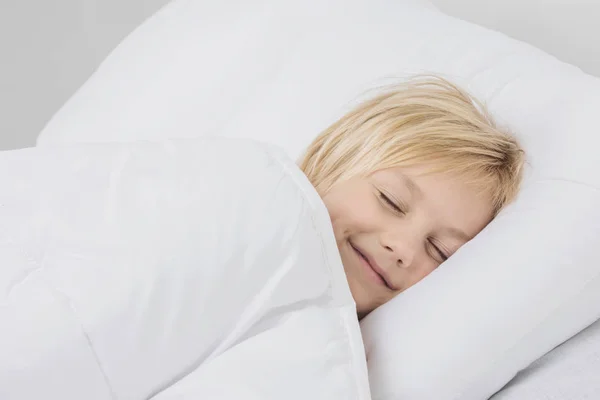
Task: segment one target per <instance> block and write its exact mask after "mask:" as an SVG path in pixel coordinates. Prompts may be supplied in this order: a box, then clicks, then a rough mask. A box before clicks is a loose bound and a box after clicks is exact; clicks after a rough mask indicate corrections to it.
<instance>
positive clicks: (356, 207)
mask: <svg viewBox="0 0 600 400" xmlns="http://www.w3.org/2000/svg"><path fill="white" fill-rule="evenodd" d="M326 205H327V209H328V211H329V216H330V218H331V223H332V224H333V228H334V231H335V233H336V238H338V239H339V236H344V237H348V236H349V235H352V234H357V233H366V232H371V231H373V230H375V228H376V226H377V220H378V219H379V218H380V216H379V215H378V214H379V211H378V208H377V204H376V203H375V202H374V201H373V200H370V199H369V198H368V196H365V194H362V193H361V194H358V193H352V194H351V193H348V195H346V196H340V197H336V198H331V199H329V201H328V202H326Z"/></svg>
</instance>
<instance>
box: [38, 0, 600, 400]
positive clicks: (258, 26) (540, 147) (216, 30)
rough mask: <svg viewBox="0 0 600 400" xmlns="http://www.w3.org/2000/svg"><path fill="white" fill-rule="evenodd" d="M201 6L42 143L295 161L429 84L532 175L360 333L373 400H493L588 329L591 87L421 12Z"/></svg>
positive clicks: (528, 52) (594, 270)
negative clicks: (226, 144) (491, 125)
mask: <svg viewBox="0 0 600 400" xmlns="http://www.w3.org/2000/svg"><path fill="white" fill-rule="evenodd" d="M207 3H208V2H199V1H191V2H190V1H175V2H173V3H172V4H170V5H169V6H168V7H167V8H165V9H164V10H163V11H161V12H160V13H158V14H156V15H155V16H154V17H153V18H152V19H151V20H149V21H148V22H146V23H145V24H143V25H142V26H141V27H139V28H138V29H137V30H136V31H135V32H133V33H132V34H131V35H130V36H129V37H128V38H127V39H126V40H125V41H123V42H122V43H121V44H120V45H119V47H118V48H117V49H116V50H115V51H114V52H113V53H112V54H111V55H110V57H109V58H108V59H107V60H106V61H105V62H104V63H103V65H102V66H101V67H100V68H99V70H98V71H97V72H96V73H95V74H94V75H93V76H92V78H91V79H90V80H89V81H88V82H87V83H86V84H85V85H84V86H83V87H82V88H81V89H80V90H79V91H78V93H76V94H75V95H74V96H73V97H72V98H71V99H70V101H69V102H68V103H67V104H66V105H65V106H64V107H63V108H62V109H61V110H60V111H59V112H58V113H57V115H56V116H55V117H54V118H53V120H52V121H51V122H50V123H49V125H48V126H47V127H46V129H45V130H44V131H43V132H42V133H41V135H40V138H39V141H38V143H39V144H40V145H49V144H52V143H57V142H61V141H67V142H68V141H83V142H86V141H87V142H92V141H113V140H115V141H128V140H133V139H136V138H145V139H153V138H159V137H164V136H187V137H194V136H200V135H206V134H210V135H221V136H236V137H252V138H256V139H260V140H263V141H266V142H271V143H274V144H277V145H279V146H281V147H283V148H284V149H285V151H286V152H287V153H288V154H289V155H290V156H292V157H294V158H296V157H298V156H299V155H300V154H301V153H302V151H303V149H304V148H305V147H306V146H307V145H308V144H309V143H310V142H311V140H312V139H313V138H314V137H315V136H316V135H317V134H318V133H319V132H320V131H322V130H323V129H324V128H326V127H327V126H328V125H329V124H330V123H332V122H334V121H335V120H336V119H337V118H339V117H340V116H341V115H343V113H345V112H346V111H348V109H349V108H350V107H351V106H352V105H353V104H354V103H355V102H356V101H358V100H359V99H360V98H361V97H362V96H364V95H365V94H369V93H368V92H366V91H367V89H371V88H374V87H378V86H380V85H384V84H388V83H393V82H394V81H397V80H400V79H403V78H405V77H407V76H410V75H412V74H415V73H424V72H425V73H436V74H439V75H442V76H444V77H446V78H448V79H450V80H452V81H454V82H456V83H458V84H460V85H462V86H464V87H465V88H467V89H469V90H470V91H471V92H472V93H473V94H474V95H475V96H477V97H479V98H480V99H482V100H483V101H484V102H486V103H487V105H488V106H489V108H490V111H491V112H492V113H493V114H494V115H495V116H496V118H497V120H498V122H499V123H500V125H501V126H504V127H507V128H509V129H511V130H512V131H514V132H515V133H516V134H518V136H519V138H520V140H521V142H522V144H523V145H524V147H525V148H526V150H527V153H528V158H529V165H528V169H527V176H526V180H525V185H524V189H523V191H522V193H521V195H520V197H519V198H518V200H517V201H516V202H515V203H514V204H513V205H512V206H510V207H509V208H507V209H506V210H505V211H504V212H503V213H502V214H501V215H500V216H499V217H498V218H497V219H496V220H495V221H494V222H493V223H492V224H490V225H489V226H488V227H487V228H486V229H485V230H484V231H483V232H482V233H481V234H480V235H478V237H477V238H475V239H474V240H473V241H471V242H470V243H469V244H468V245H466V246H464V247H463V248H462V249H461V251H459V252H458V253H457V254H456V255H455V256H453V257H452V259H451V260H449V261H448V262H447V263H445V264H444V265H443V266H442V267H440V268H439V269H438V270H436V271H435V272H434V273H433V274H431V275H430V276H429V277H427V278H426V279H425V280H424V281H423V282H421V283H419V284H418V285H416V286H414V287H413V288H411V289H409V290H408V291H406V292H405V293H403V294H402V295H400V296H398V297H397V298H396V299H394V300H393V301H391V302H389V303H388V304H386V305H385V306H383V307H381V308H379V309H378V310H376V311H375V312H374V313H372V314H371V315H370V316H369V317H367V318H366V319H364V320H363V321H362V323H361V325H362V331H363V337H364V342H365V346H366V350H367V356H368V365H369V373H370V380H371V388H372V395H373V399H376V400H381V399H386V400H387V399H396V398H401V399H410V400H420V399H427V400H431V399H436V400H446V399H447V400H458V399H461V400H462V399H464V400H480V399H483V398H488V397H489V396H491V395H492V394H493V393H494V392H495V391H497V390H499V389H500V388H501V387H502V386H503V385H504V384H505V383H506V382H508V381H509V380H510V379H511V378H512V377H513V376H514V375H515V374H516V373H517V372H518V371H519V370H521V369H523V368H525V367H526V366H528V365H529V364H530V363H532V362H533V361H534V360H536V359H538V358H539V357H540V356H542V355H543V354H545V353H546V352H548V351H549V350H550V349H552V348H554V347H555V346H557V345H558V344H560V343H562V342H563V341H564V340H566V339H568V338H569V337H571V336H573V335H574V334H576V333H577V332H579V331H581V330H582V329H583V328H585V327H586V326H588V325H590V324H591V323H592V322H594V321H595V320H597V319H598V318H599V317H600V265H599V264H598V262H597V255H596V254H595V253H596V250H595V249H596V248H597V246H598V245H599V244H600V228H599V227H600V208H599V207H597V205H598V204H600V190H599V189H600V175H598V174H597V171H599V170H600V159H599V158H598V157H597V156H596V149H597V147H596V145H597V144H598V139H597V134H596V131H597V118H596V115H597V110H598V109H599V108H600V81H599V80H598V79H597V78H593V77H591V76H588V75H585V74H583V73H582V72H581V71H580V70H578V69H577V68H575V67H573V66H570V65H567V64H564V63H561V62H559V61H557V60H556V59H554V58H553V57H551V56H549V55H547V54H545V53H543V52H542V51H540V50H537V49H535V48H534V47H532V46H529V45H526V44H524V43H521V42H518V41H515V40H512V39H509V38H508V37H506V36H504V35H502V34H499V33H496V32H493V31H490V30H487V29H483V28H481V27H478V26H475V25H473V24H470V23H467V22H464V21H460V20H457V19H455V18H451V17H449V16H446V15H444V14H443V13H441V12H439V11H437V10H436V9H434V8H433V7H432V6H431V5H430V4H429V3H427V2H425V1H418V0H411V1H409V0H404V1H395V2H390V1H385V0H368V1H367V0H354V1H341V0H328V1H322V0H319V1H317V0H309V1H305V2H295V3H298V4H291V3H289V2H277V1H274V0H264V1H261V2H259V3H256V2H252V4H249V3H248V4H246V3H241V2H228V1H226V2H218V4H207ZM213 3H214V2H213ZM300 3H301V4H300Z"/></svg>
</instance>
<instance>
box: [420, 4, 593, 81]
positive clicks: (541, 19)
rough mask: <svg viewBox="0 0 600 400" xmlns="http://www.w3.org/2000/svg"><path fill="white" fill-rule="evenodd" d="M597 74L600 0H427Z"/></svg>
mask: <svg viewBox="0 0 600 400" xmlns="http://www.w3.org/2000/svg"><path fill="white" fill-rule="evenodd" d="M430 1H431V2H432V3H434V4H435V5H436V6H438V7H439V8H440V9H441V10H442V11H444V12H445V13H447V14H450V15H453V16H456V17H459V18H462V19H465V20H467V21H471V22H475V23H477V24H479V25H483V26H486V27H488V28H492V29H494V30H498V31H501V32H503V33H505V34H507V35H509V36H512V37H513V38H515V39H519V40H522V41H525V42H528V43H530V44H532V45H534V46H536V47H539V48H540V49H542V50H544V51H546V52H547V53H550V54H552V55H554V56H555V57H557V58H559V59H561V60H563V61H566V62H568V63H571V64H575V65H577V66H578V67H580V68H581V69H582V70H584V71H585V72H587V73H589V74H592V75H596V76H598V77H600V0H430Z"/></svg>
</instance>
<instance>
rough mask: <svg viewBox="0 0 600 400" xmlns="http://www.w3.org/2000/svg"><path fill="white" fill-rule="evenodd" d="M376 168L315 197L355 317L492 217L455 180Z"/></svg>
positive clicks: (488, 207)
mask: <svg viewBox="0 0 600 400" xmlns="http://www.w3.org/2000/svg"><path fill="white" fill-rule="evenodd" d="M420 172H421V171H420V170H419V169H417V168H412V169H405V168H393V169H387V170H381V171H378V172H375V173H373V174H371V175H370V176H369V177H367V178H354V179H350V180H347V181H344V182H340V183H338V184H336V185H334V186H333V187H332V188H331V189H330V191H329V192H328V193H327V195H326V196H324V198H323V200H324V202H325V205H326V206H327V209H328V210H329V214H330V217H331V221H332V224H333V228H334V233H335V237H336V241H337V245H338V248H339V251H340V255H341V258H342V262H343V264H344V270H345V272H346V276H347V278H348V283H349V285H350V290H351V292H352V296H353V297H354V300H355V302H356V304H357V309H358V314H359V316H360V317H361V318H362V317H364V316H365V315H367V314H368V313H369V312H371V311H373V310H374V309H375V308H377V307H378V306H380V305H382V304H383V303H385V302H387V301H389V300H390V299H392V298H393V297H394V296H395V295H397V294H398V293H400V292H402V291H404V290H406V289H407V288H409V287H410V286H412V285H414V284H415V283H417V282H419V281H420V280H421V279H423V278H424V277H425V276H427V275H428V274H429V273H430V272H431V271H433V270H434V269H435V268H437V267H438V266H439V265H440V264H441V263H442V262H443V261H444V260H445V259H446V258H448V257H449V256H450V255H452V254H453V253H454V252H455V251H456V250H457V249H458V248H459V247H460V246H462V245H463V244H465V243H466V242H467V241H468V240H470V239H471V238H473V237H474V236H475V235H476V234H477V233H479V231H481V230H482V229H483V228H484V227H485V226H486V225H487V224H488V223H489V222H490V220H491V219H492V215H493V208H492V204H491V201H490V200H489V199H488V198H487V197H485V196H478V195H477V192H476V191H475V190H474V189H473V188H471V187H469V186H468V185H466V184H465V183H464V182H462V181H461V180H460V179H456V178H453V177H451V176H447V175H425V174H422V175H419V173H420Z"/></svg>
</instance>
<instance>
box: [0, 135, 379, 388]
mask: <svg viewBox="0 0 600 400" xmlns="http://www.w3.org/2000/svg"><path fill="white" fill-rule="evenodd" d="M0 171H1V172H0V173H1V174H2V186H1V187H0V204H2V206H1V207H0V219H1V220H2V221H3V223H2V227H1V228H0V265H2V270H1V272H0V273H1V274H2V279H0V302H1V304H2V307H1V308H0V325H1V326H2V327H3V329H2V330H0V356H1V357H0V397H1V398H2V399H13V400H29V399H40V398H48V399H67V400H79V399H98V400H105V399H106V400H108V399H115V398H119V399H131V400H141V399H148V398H161V399H165V398H198V399H209V398H219V399H224V400H225V399H230V400H234V399H244V400H249V399H251V398H258V399H264V400H279V399H282V398H290V399H298V400H300V399H322V400H347V399H353V400H367V399H368V398H369V396H370V395H369V386H368V375H367V368H366V360H365V357H364V348H363V343H362V341H361V335H360V327H359V324H358V321H357V319H356V308H355V305H354V302H353V300H352V296H351V294H350V290H349V288H348V284H347V282H346V277H345V274H344V271H343V267H342V263H341V260H340V257H339V254H338V253H337V245H336V243H335V238H334V236H333V232H332V229H331V223H330V221H329V215H328V214H327V210H326V208H325V206H324V205H323V204H322V203H321V201H320V198H319V196H318V194H317V193H316V192H315V190H314V188H313V187H312V186H311V185H310V183H309V182H308V180H307V179H306V177H305V176H304V175H303V174H302V173H301V172H300V170H299V169H298V168H297V167H296V166H295V165H294V164H293V162H292V161H290V160H289V159H287V157H285V156H284V155H283V154H282V153H281V152H280V151H277V150H276V149H273V148H272V147H271V146H265V145H262V144H258V143H254V142H251V141H248V140H239V139H236V140H234V139H198V140H183V141H161V142H159V143H147V142H142V143H135V144H110V145H102V144H95V145H67V146H64V147H62V146H61V147H52V148H50V147H47V148H34V149H27V150H20V151H12V152H4V153H0ZM187 376H189V377H193V378H192V381H191V382H190V379H188V378H186V379H183V378H184V377H187ZM226 382H227V383H229V384H227V383H226ZM224 383H225V384H224ZM159 393H160V395H159V396H158V397H155V395H158V394H159ZM234 393H235V394H240V393H244V396H243V397H236V396H233V394H234Z"/></svg>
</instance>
